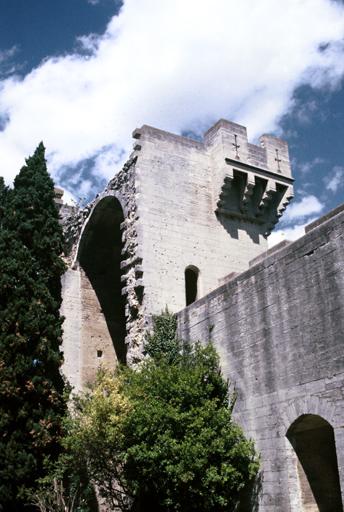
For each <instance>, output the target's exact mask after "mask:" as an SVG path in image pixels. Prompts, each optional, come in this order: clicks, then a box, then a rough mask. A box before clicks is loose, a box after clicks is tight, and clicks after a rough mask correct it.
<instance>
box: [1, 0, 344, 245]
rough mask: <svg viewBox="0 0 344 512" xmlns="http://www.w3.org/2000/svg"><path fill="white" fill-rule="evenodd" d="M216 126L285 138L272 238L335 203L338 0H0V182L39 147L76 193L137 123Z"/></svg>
mask: <svg viewBox="0 0 344 512" xmlns="http://www.w3.org/2000/svg"><path fill="white" fill-rule="evenodd" d="M220 117H224V118H227V119H230V120H233V121H235V122H238V123H240V124H244V125H246V126H247V128H248V133H249V138H250V139H251V141H253V142H255V141H256V140H257V137H258V136H259V135H261V134H262V133H265V132H270V133H274V134H276V135H278V136H280V137H282V138H285V139H286V140H287V141H288V143H289V149H290V155H291V158H292V162H293V173H294V177H295V180H296V183H295V191H296V196H295V200H294V202H293V203H292V205H291V206H290V207H289V209H288V210H287V213H286V214H285V216H284V220H283V222H281V223H280V224H279V226H278V229H277V233H276V234H275V235H273V237H272V238H273V239H274V241H278V240H280V239H281V238H284V237H287V238H295V237H297V236H299V235H300V234H302V230H303V225H304V224H307V223H308V222H310V221H311V220H313V219H314V218H316V217H318V216H319V215H321V214H323V213H326V212H327V211H328V210H330V209H331V208H333V207H335V206H337V205H338V204H340V203H341V202H343V201H344V137H343V135H344V3H343V2H342V1H334V0H285V1H284V2H276V0H260V2H259V5H258V2H256V1H255V0H241V2H238V1H234V0H213V2H209V1H207V0H188V2H185V1H183V0H174V1H173V2H170V1H168V0H159V1H157V0H125V1H124V4H123V6H122V3H121V2H120V1H116V0H58V1H56V0H29V1H28V0H0V154H1V156H2V158H0V175H3V176H5V179H6V180H7V181H8V182H11V180H12V179H13V177H14V175H15V174H16V173H17V172H18V170H19V168H20V166H21V165H22V163H23V161H24V158H25V157H26V156H28V155H29V154H30V153H32V151H33V150H34V148H35V146H36V145H37V144H38V142H39V141H40V140H42V139H43V141H44V142H45V145H46V147H47V155H48V162H49V168H50V170H51V173H52V175H53V177H54V179H55V180H56V182H57V183H58V184H60V185H61V186H63V187H64V188H65V189H66V190H68V191H69V193H70V194H73V195H74V196H75V197H76V198H78V197H87V198H91V197H92V196H93V195H95V194H96V193H97V192H98V191H99V189H101V188H102V187H103V186H104V184H105V183H106V181H107V180H108V179H109V178H110V177H111V176H112V175H113V174H114V172H115V171H116V170H117V169H118V167H119V166H120V165H121V164H122V163H123V160H124V159H125V158H126V157H127V155H128V153H129V151H130V147H131V131H132V130H133V129H134V128H135V127H137V126H140V125H142V124H143V123H147V124H151V125H154V126H157V127H160V128H162V129H166V130H170V131H173V132H176V133H183V132H185V131H193V132H195V133H196V134H198V135H199V134H201V133H202V132H203V131H205V130H206V129H207V128H208V127H209V126H210V125H212V124H213V123H214V122H215V121H216V120H217V119H219V118H220Z"/></svg>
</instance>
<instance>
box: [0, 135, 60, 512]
mask: <svg viewBox="0 0 344 512" xmlns="http://www.w3.org/2000/svg"><path fill="white" fill-rule="evenodd" d="M0 201H1V204H2V205H3V207H2V209H0V433H1V435H0V505H2V507H3V510H6V511H16V512H17V511H18V512H19V511H21V510H24V509H25V510H30V507H27V505H28V504H29V499H28V497H27V494H28V491H29V489H30V488H33V487H35V485H36V481H37V479H38V478H40V477H41V476H43V474H44V460H45V459H49V460H54V459H56V457H57V455H58V453H59V441H60V435H61V420H62V417H63V415H64V413H65V408H66V401H65V398H64V396H63V392H64V383H63V379H62V377H61V374H60V366H61V363H62V353H61V352H60V344H61V337H62V327H61V325H62V318H61V317H60V314H59V307H60V303H61V293H60V278H61V275H62V272H63V269H64V264H63V262H62V260H61V258H60V252H61V247H62V234H61V229H60V226H59V225H58V214H57V211H56V208H55V205H54V192H53V184H52V181H51V179H50V177H49V175H48V173H47V171H46V165H45V159H44V147H43V145H42V144H40V146H39V147H38V149H37V150H36V152H35V154H34V156H33V157H31V158H29V159H28V160H27V165H26V166H25V167H23V168H22V170H21V171H20V174H19V175H18V176H17V178H16V180H15V186H14V189H11V190H8V189H6V187H5V186H4V184H3V181H1V182H0Z"/></svg>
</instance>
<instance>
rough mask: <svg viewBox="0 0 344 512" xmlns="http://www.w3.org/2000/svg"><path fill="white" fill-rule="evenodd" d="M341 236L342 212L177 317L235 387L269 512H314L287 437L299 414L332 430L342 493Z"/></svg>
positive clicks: (343, 317)
mask: <svg viewBox="0 0 344 512" xmlns="http://www.w3.org/2000/svg"><path fill="white" fill-rule="evenodd" d="M343 228H344V212H343V211H342V212H339V213H338V212H337V214H336V215H335V216H334V217H333V218H330V219H329V220H326V219H325V221H324V222H323V223H321V224H320V225H318V226H316V227H315V228H314V229H312V230H311V231H309V232H308V233H307V234H306V235H305V236H304V237H303V238H301V239H299V240H298V241H296V242H294V243H293V244H290V245H287V246H286V247H283V248H282V249H281V250H279V251H277V252H276V253H274V254H272V255H270V256H268V257H266V258H265V259H263V261H260V262H258V263H256V264H254V265H253V266H252V267H251V268H250V269H249V270H247V271H245V272H243V273H241V274H240V275H237V276H234V277H233V278H232V279H231V280H229V282H227V283H226V284H224V285H223V286H221V287H220V288H218V289H217V290H215V291H213V292H212V293H210V294H208V295H207V296H205V297H203V298H202V299H200V300H199V301H197V302H195V303H194V304H192V305H190V306H189V307H187V308H186V309H184V310H183V311H181V312H180V313H179V329H180V333H181V335H182V336H183V338H184V339H188V340H202V341H206V340H208V339H211V340H212V341H213V343H214V345H215V347H216V349H217V350H218V352H219V355H220V359H221V366H222V370H223V373H224V376H225V377H227V378H228V379H229V380H230V382H231V383H232V386H233V387H235V389H236V392H237V395H238V399H237V403H236V406H235V415H236V418H237V419H238V421H239V422H240V423H241V424H242V426H243V427H244V430H245V431H246V433H247V434H248V435H249V436H250V437H252V438H253V439H254V440H255V442H256V445H257V448H258V450H259V451H260V453H261V455H262V490H261V493H260V498H259V510H261V511H264V512H267V511H271V512H272V511H274V512H275V511H277V510H278V511H279V512H284V511H285V512H287V511H288V512H300V511H302V510H308V509H307V508H303V505H302V503H301V501H302V496H301V494H302V492H303V491H302V489H301V485H300V477H299V472H300V469H299V468H298V467H297V464H298V463H297V458H296V456H295V452H294V450H293V448H292V446H291V444H290V443H289V441H288V439H287V437H286V434H287V431H288V429H289V427H290V426H291V425H292V424H293V422H295V420H297V419H298V418H299V417H300V416H302V415H306V414H311V415H319V416H320V417H321V418H323V419H324V420H326V421H327V422H329V423H330V425H331V426H332V427H333V429H334V436H335V444H336V451H337V458H338V468H339V476H340V479H341V488H342V492H343V491H344V229H343ZM209 250H211V248H210V249H209ZM230 277H231V276H229V278H230ZM315 444H316V443H315ZM313 449H314V450H317V446H315V445H314V446H313ZM309 510H317V509H316V508H314V509H313V508H309ZM324 510H325V508H324ZM326 510H330V509H327V508H326ZM333 510H334V509H333ZM335 510H336V511H337V508H336V509H335ZM338 510H339V509H338Z"/></svg>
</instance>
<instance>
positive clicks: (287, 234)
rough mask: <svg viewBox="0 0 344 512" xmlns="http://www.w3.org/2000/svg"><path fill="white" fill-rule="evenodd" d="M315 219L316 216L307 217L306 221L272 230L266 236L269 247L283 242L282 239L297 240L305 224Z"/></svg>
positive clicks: (303, 231) (302, 232)
mask: <svg viewBox="0 0 344 512" xmlns="http://www.w3.org/2000/svg"><path fill="white" fill-rule="evenodd" d="M315 219H316V217H313V218H311V219H309V220H308V221H307V222H306V223H303V224H295V225H294V226H292V227H289V228H285V229H277V230H276V231H273V232H272V233H271V235H270V236H269V238H268V246H269V249H270V248H271V247H273V246H274V245H276V244H279V243H280V242H283V241H284V240H289V241H290V242H293V241H294V240H297V239H298V238H300V237H301V236H303V235H304V234H305V226H307V225H308V224H310V223H311V222H313V221H314V220H315Z"/></svg>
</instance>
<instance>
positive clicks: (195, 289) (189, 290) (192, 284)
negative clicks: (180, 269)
mask: <svg viewBox="0 0 344 512" xmlns="http://www.w3.org/2000/svg"><path fill="white" fill-rule="evenodd" d="M198 298H199V270H198V268H197V267H195V266H193V265H189V266H188V267H186V269H185V301H186V305H187V306H189V304H192V303H193V302H195V300H197V299H198Z"/></svg>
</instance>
